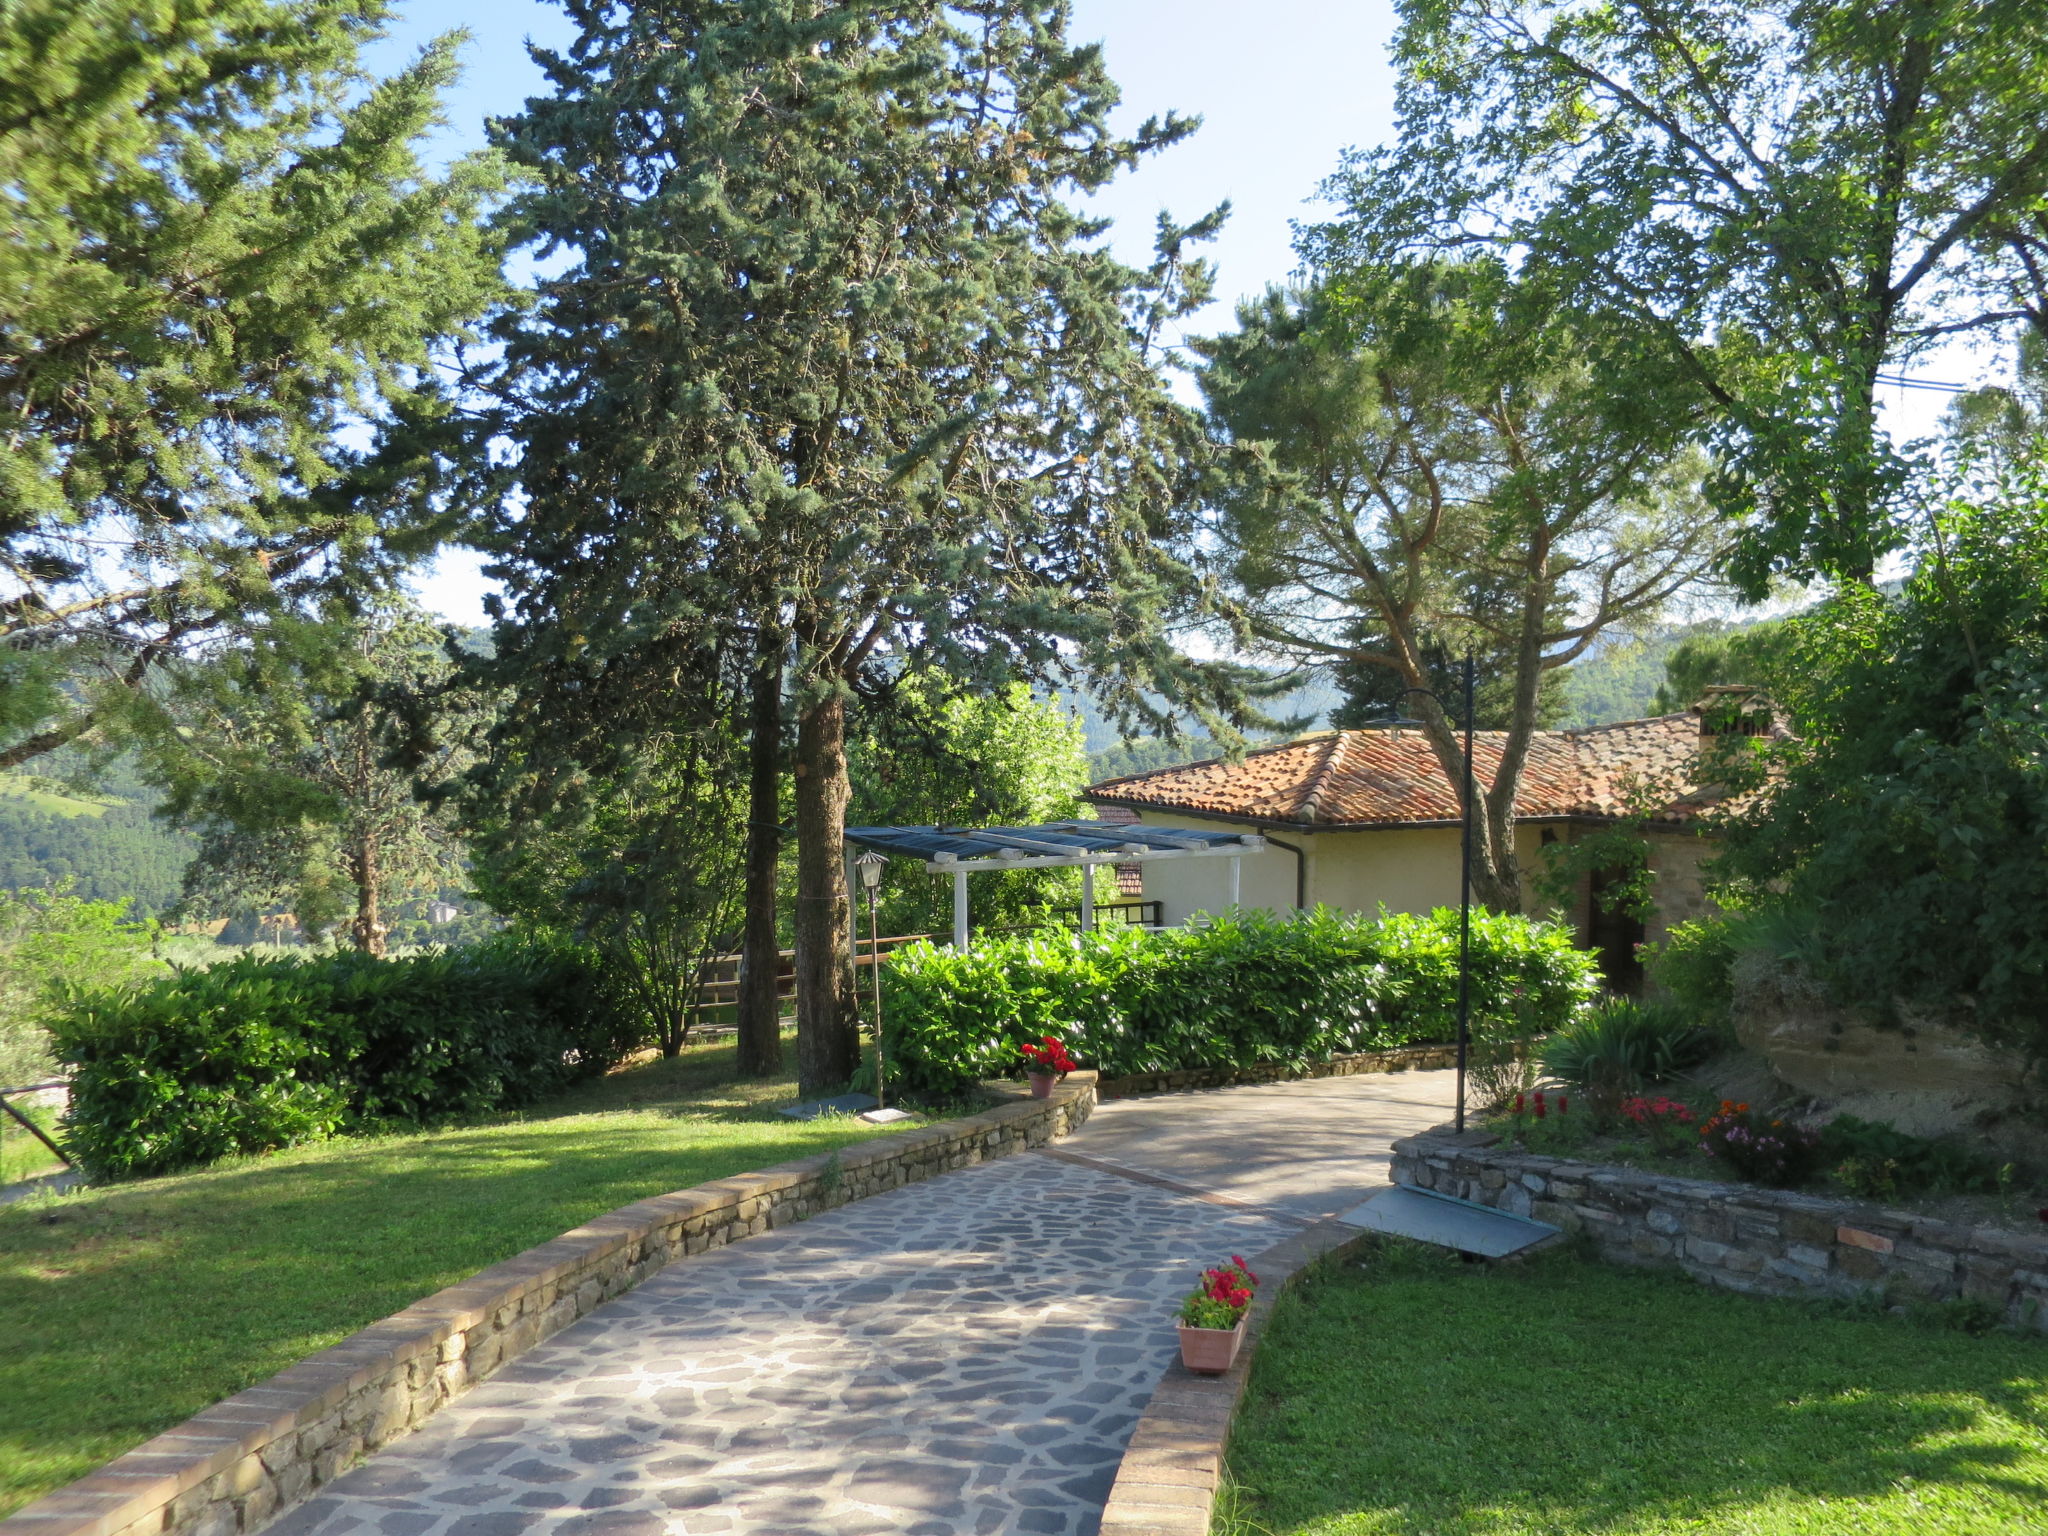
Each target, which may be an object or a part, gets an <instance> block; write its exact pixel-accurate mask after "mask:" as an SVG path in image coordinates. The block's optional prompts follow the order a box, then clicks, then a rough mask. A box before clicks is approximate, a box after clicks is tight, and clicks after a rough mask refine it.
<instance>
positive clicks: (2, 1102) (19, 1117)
mask: <svg viewBox="0 0 2048 1536" xmlns="http://www.w3.org/2000/svg"><path fill="white" fill-rule="evenodd" d="M69 1086H70V1084H68V1083H66V1082H64V1081H62V1080H61V1079H58V1080H54V1081H51V1082H47V1083H30V1084H29V1085H28V1086H27V1087H25V1088H0V1110H5V1111H6V1112H7V1114H8V1115H9V1116H10V1117H11V1118H13V1119H14V1120H16V1121H18V1122H20V1124H21V1128H22V1129H23V1130H25V1131H27V1132H28V1133H29V1135H31V1136H33V1137H35V1139H36V1140H37V1141H40V1142H41V1143H42V1144H43V1145H44V1146H46V1147H48V1148H49V1149H50V1150H51V1151H52V1152H53V1153H55V1154H56V1156H57V1160H58V1161H59V1162H61V1163H62V1164H63V1165H64V1166H65V1167H66V1168H76V1167H77V1166H78V1165H77V1164H76V1163H74V1162H72V1161H71V1159H70V1158H68V1157H66V1156H65V1155H64V1149H63V1148H62V1147H60V1146H58V1145H57V1143H56V1142H54V1141H52V1140H51V1139H50V1138H49V1136H48V1135H47V1134H46V1133H45V1132H44V1130H43V1128H42V1127H41V1126H40V1125H37V1124H36V1123H35V1121H33V1120H31V1119H29V1117H28V1116H27V1115H24V1114H23V1113H22V1112H21V1111H20V1110H18V1109H16V1108H15V1107H14V1105H13V1104H12V1103H10V1102H9V1101H10V1100H12V1099H15V1098H19V1097H20V1096H21V1095H23V1094H29V1093H48V1092H50V1091H51V1090H52V1089H54V1088H68V1087H69ZM5 1125H6V1121H4V1120H0V1127H4V1126H5Z"/></svg>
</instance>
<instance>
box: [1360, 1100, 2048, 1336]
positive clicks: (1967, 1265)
mask: <svg viewBox="0 0 2048 1536" xmlns="http://www.w3.org/2000/svg"><path fill="white" fill-rule="evenodd" d="M1393 1173H1394V1182H1395V1183H1397V1184H1412V1185H1415V1186H1417V1187H1419V1188H1422V1189H1432V1190H1436V1191H1437V1192H1439V1193H1441V1194H1446V1195H1454V1196H1456V1197H1457V1198H1459V1199H1461V1200H1473V1201H1477V1202H1478V1203H1479V1204H1481V1205H1489V1206H1493V1207H1495V1208H1497V1209H1500V1210H1506V1211H1512V1212H1514V1213H1515V1214H1516V1215H1519V1216H1531V1217H1534V1218H1535V1219H1536V1220H1538V1221H1547V1222H1551V1223H1553V1224H1554V1225H1556V1226H1559V1227H1562V1228H1564V1229H1565V1230H1566V1231H1567V1232H1575V1233H1582V1234H1584V1235H1585V1236H1587V1237H1589V1238H1591V1239H1592V1240H1593V1242H1594V1243H1595V1244H1597V1245H1598V1247H1599V1250H1600V1253H1601V1255H1602V1256H1603V1257H1605V1258H1608V1259H1612V1260H1615V1261H1618V1262H1620V1263H1624V1264H1641V1265H1652V1266H1656V1267H1659V1268H1665V1269H1682V1270H1684V1271H1685V1272H1686V1273H1687V1274H1689V1275H1692V1276H1693V1277H1694V1278H1696V1279H1699V1280H1704V1281H1707V1282H1708V1283H1709V1284H1712V1285H1719V1286H1725V1287H1727V1288H1728V1289H1730V1290H1736V1291H1756V1292H1763V1293H1766V1294H1771V1295H1790V1294H1795V1293H1808V1294H1818V1295H1823V1296H1857V1295H1872V1294H1875V1295H1882V1296H1884V1297H1886V1298H1888V1299H1893V1300H1899V1301H1905V1300H1914V1301H1955V1300H1969V1301H1976V1302H1981V1303H1984V1304H1985V1305H1988V1306H1990V1307H1992V1308H1995V1309H1996V1310H1997V1311H1998V1312H1999V1314H2000V1315H2001V1316H2002V1317H2003V1318H2004V1320H2005V1321H2006V1322H2007V1323H2009V1324H2011V1325H2012V1326H2015V1327H2020V1328H2032V1329H2039V1330H2041V1331H2043V1332H2048V1236H2043V1237H2037V1236H2033V1235H2031V1234H2021V1233H2018V1232H2011V1231H2007V1230H2005V1229H2003V1228H2000V1227H1963V1226H1957V1225H1956V1224H1954V1223H1952V1222H1946V1221H1936V1220H1933V1219H1932V1218H1930V1217H1926V1216H1916V1215H1914V1214H1913V1213H1912V1212H1910V1211H1895V1210H1886V1209H1883V1208H1880V1207H1877V1206H1871V1205H1865V1204H1862V1203H1860V1202H1857V1201H1851V1200H1832V1199H1826V1198H1823V1197H1821V1196H1818V1195H1804V1194H1796V1193H1793V1192H1791V1191H1788V1190H1778V1189H1762V1188H1759V1187H1758V1186H1756V1185H1753V1184H1722V1183H1716V1182H1713V1181H1711V1180H1706V1179H1682V1178H1674V1177H1671V1176H1668V1175H1663V1174H1656V1173H1649V1172H1645V1171H1643V1170H1641V1169H1635V1168H1617V1167H1613V1166H1606V1165H1601V1164H1596V1163H1579V1162H1570V1161H1566V1160H1565V1159H1562V1158H1555V1157H1538V1156H1535V1155H1533V1154H1531V1153H1528V1152H1521V1151H1515V1150H1511V1149H1510V1148H1508V1147H1504V1146H1502V1145H1500V1143H1499V1138H1498V1137H1495V1136H1493V1135H1492V1134H1490V1133H1488V1132H1483V1131H1468V1132H1467V1133H1466V1134H1465V1136H1464V1137H1463V1138H1460V1137H1458V1136H1456V1135H1455V1134H1452V1133H1451V1132H1449V1131H1448V1130H1437V1131H1432V1132H1430V1133H1429V1134H1427V1135H1423V1136H1413V1137H1410V1138H1408V1139H1407V1140H1405V1141H1397V1142H1395V1143H1394V1168H1393Z"/></svg>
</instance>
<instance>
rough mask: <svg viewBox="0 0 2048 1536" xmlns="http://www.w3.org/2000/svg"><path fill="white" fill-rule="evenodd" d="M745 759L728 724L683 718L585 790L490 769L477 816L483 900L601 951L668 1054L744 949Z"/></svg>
mask: <svg viewBox="0 0 2048 1536" xmlns="http://www.w3.org/2000/svg"><path fill="white" fill-rule="evenodd" d="M690 727H694V729H692V728H690ZM743 755H744V742H743V741H742V740H741V738H740V737H739V735H738V731H737V728H736V726H735V724H734V722H732V721H731V720H730V719H718V718H715V717H713V718H708V719H707V718H704V717H701V716H700V717H698V718H696V719H693V720H689V721H684V720H678V721H677V722H675V728H674V729H673V730H672V731H671V732H670V734H669V736H668V737H667V738H666V739H664V740H662V741H660V742H658V743H650V744H647V745H645V746H642V747H641V748H640V749H639V750H638V751H637V752H629V751H625V750H622V751H620V752H619V753H618V755H617V756H616V758H615V759H614V763H613V768H612V772H611V773H610V774H609V775H608V776H607V777H606V778H605V779H604V780H603V781H601V782H595V781H588V780H586V781H583V782H581V783H579V784H578V785H577V786H576V790H577V792H575V793H563V792H561V789H560V786H559V785H555V786H550V785H549V784H548V782H547V775H545V774H538V773H535V772H533V771H532V769H531V766H530V765H529V764H526V763H524V762H520V761H518V760H517V759H516V758H515V759H514V760H513V761H512V762H511V763H510V764H507V763H504V762H500V763H498V764H494V765H492V767H491V769H490V770H488V776H487V777H486V778H485V779H484V780H483V781H482V787H483V788H484V790H485V792H484V793H483V794H482V795H480V796H479V797H478V800H479V803H478V805H477V806H476V807H475V809H476V812H477V814H476V816H475V817H474V821H473V826H474V830H475V832H476V841H475V846H476V850H477V862H476V866H475V869H474V871H473V876H474V879H475V883H476V887H477V890H478V893H479V894H480V895H482V896H483V898H484V899H485V900H487V901H489V902H490V903H491V905H492V906H493V907H495V908H496V909H497V910H498V911H501V912H507V913H511V914H513V915H515V916H517V917H520V918H523V919H526V920H527V921H529V922H534V923H538V924H541V925H543V926H547V927H553V928H558V929H561V930H563V931H565V932H573V933H575V934H577V935H579V936H580V937H582V938H584V939H586V940H588V941H589V942H590V943H592V944H594V945H595V946H596V947H597V948H598V950H599V951H600V952H601V953H602V954H603V956H604V960H605V966H606V969H607V971H608V972H609V974H610V975H611V976H612V978H613V981H614V983H615V984H616V986H617V987H618V989H619V992H620V995H621V997H622V998H625V999H629V1000H630V1004H631V1006H632V1007H633V1009H634V1010H635V1011H636V1012H637V1013H638V1015H639V1016H640V1017H641V1018H642V1019H643V1020H644V1021H645V1023H646V1026H647V1029H648V1032H649V1034H650V1035H651V1036H652V1038H653V1040H654V1042H655V1044H656V1045H658V1046H659V1047H660V1049H661V1052H662V1054H663V1055H664V1056H671V1057H672V1056H674V1055H675V1054H676V1053H677V1052H678V1051H680V1050H681V1049H682V1048H683V1046H684V1044H685V1043H686V1042H687V1040H688V1037H689V1033H690V1031H691V1030H692V1029H693V1028H695V1027H696V1026H697V1025H698V1024H700V1023H701V1022H702V1013H703V1010H704V1006H705V1005H704V997H705V992H704V987H703V983H704V981H705V980H706V979H707V977H708V975H709V973H710V968H711V966H712V964H713V962H714V960H715V959H716V958H717V957H719V956H722V955H727V954H730V953H732V952H733V951H734V950H735V949H736V948H737V946H738V925H739V901H740V891H741V868H740V861H741V858H742V856H743V853H744V849H745V839H746V819H747V806H746V794H745V787H744V779H743V772H742V766H741V765H742V759H743ZM508 767H509V768H510V771H509V772H506V771H503V770H505V769H506V768H508ZM491 789H496V790H497V791H499V792H500V793H501V794H502V795H503V796H504V798H502V799H500V798H495V797H494V796H493V795H491V793H490V790H491Z"/></svg>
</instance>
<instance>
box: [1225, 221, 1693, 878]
mask: <svg viewBox="0 0 2048 1536" xmlns="http://www.w3.org/2000/svg"><path fill="white" fill-rule="evenodd" d="M1238 322H1239V328H1238V330H1237V331H1236V332H1235V333H1233V334H1230V335H1226V336H1221V337H1217V338H1214V339H1211V340H1205V341H1202V342H1200V343H1198V344H1197V350H1198V351H1199V352H1200V353H1201V354H1202V356H1203V358H1204V359H1205V367H1204V368H1203V371H1202V376H1201V383H1202V389H1203V393H1204V396H1205V398H1206V400H1207V402H1208V405H1209V412H1210V419H1211V422H1212V425H1213V426H1214V428H1215V429H1216V431H1217V432H1218V434H1219V436H1221V437H1223V438H1224V439H1225V440H1226V441H1227V443H1228V445H1229V450H1230V454H1231V457H1230V460H1229V468H1228V472H1227V478H1226V479H1225V481H1224V483H1222V484H1221V485H1219V487H1218V493H1217V495H1216V497H1215V503H1216V506H1217V509H1218V510H1217V516H1216V519H1215V521H1214V523H1213V525H1212V526H1211V527H1210V528H1209V529H1208V530H1207V531H1208V533H1209V535H1210V542H1209V546H1208V548H1209V550H1210V552H1211V553H1212V555H1213V558H1214V559H1215V560H1216V561H1217V564H1218V567H1219V575H1220V576H1221V577H1222V578H1223V579H1224V581H1225V583H1226V584H1227V586H1228V589H1229V590H1230V592H1231V593H1232V594H1233V599H1234V601H1235V602H1236V603H1237V605H1238V606H1237V609H1236V621H1237V624H1238V628H1239V638H1240V640H1241V642H1242V643H1244V644H1246V645H1248V646H1251V647H1255V648H1258V649H1261V650H1266V651H1269V652H1277V653H1279V654H1281V655H1284V656H1286V657H1287V658H1288V659H1290V660H1294V661H1297V662H1301V663H1306V664H1312V665H1314V664H1320V665H1325V666H1327V665H1332V664H1335V665H1338V666H1342V667H1345V668H1349V669H1355V671H1356V672H1357V673H1358V674H1363V673H1364V671H1365V670H1366V669H1373V670H1376V671H1378V672H1381V673H1384V674H1386V677H1387V679H1388V681H1387V682H1386V683H1385V684H1384V685H1382V694H1381V696H1382V697H1397V698H1399V699H1400V700H1401V701H1402V706H1401V707H1402V708H1403V710H1404V712H1405V713H1410V714H1413V715H1416V716H1419V717H1420V718H1421V720H1422V722H1423V725H1424V729H1425V733H1426V734H1427V735H1428V737H1429V739H1430V742H1431V744H1432V746H1433V747H1434V749H1435V752H1436V756H1437V758H1438V761H1439V763H1440V764H1441V765H1442V767H1443V770H1444V773H1445V775H1446V776H1447V777H1448V778H1449V779H1450V780H1451V781H1452V782H1454V783H1462V782H1463V778H1464V763H1463V756H1462V749H1461V746H1460V744H1459V741H1458V739H1457V735H1456V731H1455V729H1454V726H1453V719H1454V717H1456V716H1457V715H1459V714H1461V713H1462V703H1461V698H1460V686H1461V685H1460V686H1454V687H1452V688H1449V689H1446V688H1443V687H1441V686H1439V685H1441V684H1443V683H1444V682H1445V681H1446V679H1445V677H1444V676H1443V672H1444V670H1445V662H1446V660H1447V653H1448V657H1456V656H1459V655H1461V654H1462V653H1465V652H1468V651H1469V652H1471V653H1473V654H1474V656H1475V658H1478V657H1484V658H1485V662H1486V666H1487V671H1488V674H1489V679H1490V683H1489V686H1490V689H1491V690H1492V692H1491V696H1490V699H1489V708H1490V710H1491V711H1492V712H1493V714H1494V717H1495V718H1496V719H1498V720H1500V721H1501V722H1502V724H1503V725H1504V727H1505V729H1506V731H1507V735H1506V738H1505V742H1504V747H1503V758H1502V766H1501V769H1500V771H1499V773H1498V775H1497V776H1496V779H1495V781H1494V783H1493V784H1492V785H1491V786H1482V789H1483V790H1484V792H1485V798H1486V804H1485V807H1484V809H1483V813H1482V817H1481V821H1482V826H1481V836H1480V838H1479V840H1478V847H1477V850H1476V851H1477V855H1478V857H1477V859H1476V880H1475V889H1477V890H1478V892H1479V893H1480V896H1481V899H1482V900H1484V901H1486V902H1487V903H1488V904H1489V905H1492V906H1496V907H1498V908H1500V909H1502V910H1507V911H1512V910H1515V908H1516V907H1517V905H1518V903H1519V894H1518V893H1519V881H1518V878H1517V874H1516V870H1515V855H1514V849H1513V838H1512V816H1513V810H1512V807H1513V801H1514V796H1515V792H1516V788H1517V786H1518V784H1519V781H1520V775H1521V770H1522V765H1523V763H1524V761H1525V760H1526V757H1527V753H1528V749H1529V743H1530V738H1531V734H1532V733H1533V732H1534V731H1535V730H1536V729H1537V728H1538V727H1539V726H1540V725H1541V724H1542V723H1543V722H1544V721H1545V719H1546V718H1547V716H1548V714H1549V712H1550V711H1551V710H1552V709H1553V708H1554V701H1555V694H1554V692H1548V691H1547V689H1546V681H1547V677H1548V675H1549V674H1552V673H1555V672H1557V671H1558V669H1560V668H1563V667H1565V666H1567V665H1569V664H1570V663H1571V662H1573V661H1574V660H1576V659H1577V658H1578V657H1580V656H1582V655H1584V654H1585V653H1586V652H1587V650H1588V649H1590V648H1591V647H1592V646H1593V645H1594V643H1595V642H1596V641H1597V640H1598V639H1599V638H1600V636H1601V635H1602V634H1603V633H1604V632H1606V631H1608V630H1610V629H1613V628H1616V627H1618V626H1623V625H1627V624H1629V623H1631V622H1640V621H1645V620H1648V619H1651V618H1653V617H1654V616H1655V615H1656V614H1657V613H1658V612H1659V611H1660V610H1661V609H1662V607H1663V605H1664V604H1665V603H1666V602H1667V601H1668V600H1670V599H1671V598H1672V597H1673V596H1674V595H1676V594H1677V593H1679V592H1681V591H1683V590H1685V589H1686V588H1687V587H1689V586H1691V585H1693V584H1695V583H1697V582H1699V581H1701V580H1702V579H1704V577H1705V575H1706V573H1707V571H1708V569H1709V567H1710V566H1711V564H1712V563H1713V562H1714V560H1715V559H1716V558H1717V557H1718V556H1719V555H1720V553H1721V551H1722V540H1721V535H1720V533H1719V531H1718V529H1717V528H1716V526H1715V525H1714V523H1713V520H1712V519H1710V518H1707V517H1705V516H1703V515H1702V513H1701V509H1700V508H1699V507H1698V506H1697V505H1696V504H1695V503H1694V495H1693V491H1692V483H1693V482H1694V481H1695V480H1696V475H1697V467H1696V466H1695V465H1694V464H1692V463H1691V461H1690V459H1689V457H1688V455H1686V454H1685V453H1684V452H1683V451H1682V450H1683V446H1684V444H1685V442H1686V439H1687V437H1688V436H1689V434H1690V433H1691V431H1692V430H1693V429H1694V426H1695V425H1696V422H1697V415H1696V410H1695V404H1696V402H1695V399H1694V397H1693V396H1691V395H1690V394H1689V393H1688V391H1687V389H1686V387H1685V384H1684V381H1683V379H1682V378H1680V377H1678V376H1677V375H1676V374H1675V372H1674V370H1673V369H1672V368H1671V366H1670V365H1669V363H1668V362H1667V361H1666V360H1664V359H1662V358H1661V357H1659V356H1658V355H1657V354H1656V353H1655V352H1653V351H1650V350H1646V349H1644V348H1643V347H1641V346H1640V345H1638V344H1637V342H1636V341H1635V339H1634V338H1633V337H1632V336H1631V335H1630V333H1628V332H1627V331H1625V330H1622V329H1619V328H1617V327H1614V326H1612V325H1610V324H1608V323H1606V322H1604V321H1603V320H1601V319H1600V318H1598V317H1597V316H1588V315H1586V314H1584V313H1582V312H1580V311H1577V310H1575V309H1573V308H1572V307H1571V306H1570V305H1569V304H1568V303H1567V302H1565V299H1564V296H1562V295H1560V294H1559V293H1557V292H1556V291H1555V290H1554V289H1553V288H1551V287H1550V285H1548V284H1547V283H1546V282H1544V281H1543V280H1541V279H1540V278H1537V279H1529V278H1524V277H1522V276H1519V275H1517V274H1515V273H1513V272H1511V271H1510V270H1509V269H1508V268H1507V267H1506V266H1505V265H1504V264H1503V263H1500V262H1498V261H1495V260H1493V259H1491V258H1486V259H1480V260H1475V261H1472V262H1468V263H1443V264H1438V263H1415V264H1392V265H1386V266H1369V267H1352V268H1347V269H1343V270H1340V271H1339V272H1336V273H1334V274H1332V275H1331V276H1330V278H1329V279H1328V280H1327V281H1325V282H1320V283H1317V284H1315V285H1313V286H1311V287H1310V288H1308V289H1306V290H1305V291H1302V292H1300V293H1294V294H1287V293H1281V292H1278V291H1274V292H1269V293H1268V294H1267V295H1266V296H1265V297H1264V298H1263V299H1261V300H1258V301H1254V302H1251V303H1248V304H1245V305H1243V306H1241V307H1240V310H1239V314H1238ZM1554 687H1555V685H1554V684H1550V688H1551V689H1554ZM1421 689H1432V690H1433V691H1434V694H1435V696H1434V697H1432V696H1431V694H1429V693H1422V692H1417V691H1416V690H1421Z"/></svg>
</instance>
